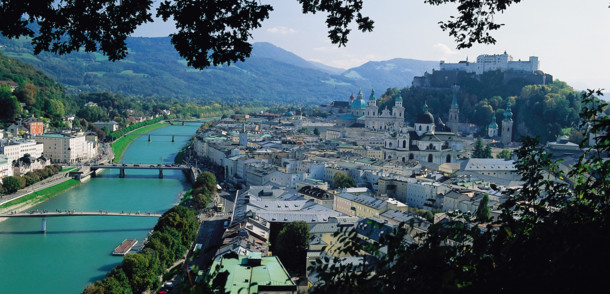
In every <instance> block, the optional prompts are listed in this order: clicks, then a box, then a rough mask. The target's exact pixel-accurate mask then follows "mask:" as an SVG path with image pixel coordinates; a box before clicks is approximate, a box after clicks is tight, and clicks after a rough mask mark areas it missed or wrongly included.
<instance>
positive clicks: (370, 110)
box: [364, 90, 379, 130]
mask: <svg viewBox="0 0 610 294" xmlns="http://www.w3.org/2000/svg"><path fill="white" fill-rule="evenodd" d="M378 111H379V108H378V106H377V98H375V90H371V96H369V102H368V104H367V106H366V119H365V121H364V125H365V127H366V128H367V129H369V130H377V129H379V126H378V125H377V120H375V118H376V117H378V116H379V113H378Z"/></svg>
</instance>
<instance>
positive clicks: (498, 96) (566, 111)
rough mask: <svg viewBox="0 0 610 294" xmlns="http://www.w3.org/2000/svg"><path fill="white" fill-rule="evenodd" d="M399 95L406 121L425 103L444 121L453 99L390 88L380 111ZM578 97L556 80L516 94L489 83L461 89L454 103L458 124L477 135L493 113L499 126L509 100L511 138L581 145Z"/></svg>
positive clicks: (442, 92) (440, 92) (436, 92)
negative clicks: (466, 124) (475, 129)
mask: <svg viewBox="0 0 610 294" xmlns="http://www.w3.org/2000/svg"><path fill="white" fill-rule="evenodd" d="M515 92H516V93H515ZM512 93H515V94H512ZM399 94H400V95H401V96H402V97H403V100H404V101H409V102H408V103H405V104H404V106H405V118H406V120H407V121H411V122H412V121H413V120H414V119H415V117H416V116H417V114H419V113H420V112H421V111H422V106H423V105H424V103H425V102H426V103H427V104H428V107H429V110H430V112H431V113H432V114H434V115H435V117H438V116H440V118H441V119H442V120H443V121H444V122H447V116H448V113H449V108H450V106H451V99H452V96H453V93H452V92H451V90H450V89H424V88H403V89H402V90H399V89H396V88H394V89H389V90H388V91H386V92H385V93H384V94H383V95H382V96H381V98H380V101H379V105H380V107H379V108H380V109H383V108H385V107H386V106H387V107H388V108H390V107H392V106H393V105H394V99H393V98H394V97H396V96H398V95H399ZM511 94H512V95H511ZM580 96H581V94H580V93H579V92H577V91H574V89H573V88H572V87H570V86H569V85H568V84H566V83H565V82H562V81H559V80H555V81H554V82H553V83H552V84H550V85H526V86H524V87H522V88H521V89H520V90H518V91H517V90H515V89H513V88H512V85H503V84H502V83H501V82H498V83H495V84H494V83H493V82H488V83H486V84H485V86H484V87H471V88H469V87H461V88H460V90H459V91H458V92H457V101H458V104H459V107H460V121H461V122H469V123H473V124H476V125H477V126H478V127H479V129H480V133H479V134H478V135H484V134H485V133H486V132H487V126H488V125H489V123H490V122H491V118H492V114H493V113H495V114H496V120H497V123H498V125H501V121H502V119H503V117H504V111H505V108H506V102H507V101H508V100H510V102H511V105H512V106H511V109H512V112H513V121H514V125H515V130H516V132H517V133H516V134H514V135H513V136H514V137H513V139H515V140H518V139H519V138H520V137H521V136H538V137H540V138H541V140H542V141H543V142H546V141H550V140H555V139H556V137H557V136H558V135H568V136H570V137H571V139H572V140H573V141H574V142H580V141H579V140H578V139H579V138H581V137H580V136H581V135H580V134H581V132H579V131H578V130H576V129H575V128H573V126H574V125H576V123H577V122H578V119H579V118H578V113H579V112H580V110H581V104H580Z"/></svg>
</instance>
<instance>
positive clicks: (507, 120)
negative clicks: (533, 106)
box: [501, 100, 513, 145]
mask: <svg viewBox="0 0 610 294" xmlns="http://www.w3.org/2000/svg"><path fill="white" fill-rule="evenodd" d="M512 139H513V113H512V112H511V109H510V100H509V101H507V102H506V110H505V111H504V120H502V139H501V142H502V144H504V145H508V144H510V142H512Z"/></svg>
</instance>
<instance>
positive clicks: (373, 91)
mask: <svg viewBox="0 0 610 294" xmlns="http://www.w3.org/2000/svg"><path fill="white" fill-rule="evenodd" d="M376 99H377V98H375V90H371V96H369V100H376Z"/></svg>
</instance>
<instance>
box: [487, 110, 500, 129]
mask: <svg viewBox="0 0 610 294" xmlns="http://www.w3.org/2000/svg"><path fill="white" fill-rule="evenodd" d="M488 128H490V129H497V128H498V124H497V123H496V114H495V113H494V114H493V115H492V116H491V123H490V124H489V126H488Z"/></svg>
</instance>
